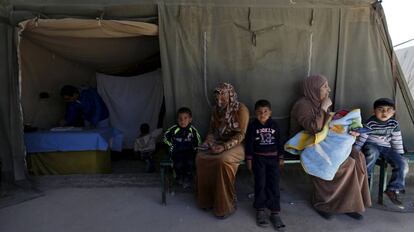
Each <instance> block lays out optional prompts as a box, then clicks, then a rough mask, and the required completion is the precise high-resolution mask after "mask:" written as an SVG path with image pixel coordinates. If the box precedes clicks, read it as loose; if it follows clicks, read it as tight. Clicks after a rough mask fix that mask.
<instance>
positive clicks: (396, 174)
mask: <svg viewBox="0 0 414 232" xmlns="http://www.w3.org/2000/svg"><path fill="white" fill-rule="evenodd" d="M362 152H363V153H364V155H365V160H366V162H367V171H368V176H369V178H370V179H371V174H372V171H373V170H374V167H375V162H376V161H377V159H378V158H379V157H383V158H384V159H385V160H386V162H387V163H389V164H390V165H391V167H392V175H391V179H390V181H389V182H388V185H387V190H391V191H400V190H404V187H405V175H406V174H407V173H408V162H407V159H406V158H404V157H403V156H402V155H401V154H398V153H396V152H395V151H394V150H393V149H392V148H391V147H383V146H378V145H376V144H373V143H366V144H365V145H364V147H363V148H362ZM371 181H372V179H371Z"/></svg>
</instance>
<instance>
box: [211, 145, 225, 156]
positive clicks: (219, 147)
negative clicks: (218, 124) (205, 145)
mask: <svg viewBox="0 0 414 232" xmlns="http://www.w3.org/2000/svg"><path fill="white" fill-rule="evenodd" d="M223 151H224V146H223V145H217V144H214V145H212V146H211V152H213V153H214V154H218V153H222V152H223Z"/></svg>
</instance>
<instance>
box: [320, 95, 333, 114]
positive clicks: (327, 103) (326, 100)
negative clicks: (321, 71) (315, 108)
mask: <svg viewBox="0 0 414 232" xmlns="http://www.w3.org/2000/svg"><path fill="white" fill-rule="evenodd" d="M331 105H332V100H331V99H330V98H329V97H326V98H324V99H323V100H322V105H321V108H322V109H323V110H324V111H325V112H328V108H329V107H330V106H331Z"/></svg>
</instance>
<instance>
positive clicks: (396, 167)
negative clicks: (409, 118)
mask: <svg viewBox="0 0 414 232" xmlns="http://www.w3.org/2000/svg"><path fill="white" fill-rule="evenodd" d="M394 114H395V103H394V101H393V100H391V99H389V98H380V99H378V100H376V101H375V102H374V115H373V116H371V117H370V118H369V119H368V120H367V121H366V122H365V123H364V127H365V128H367V129H368V130H369V132H366V133H361V135H360V136H359V137H358V139H357V141H356V142H355V145H354V146H355V148H356V149H358V150H361V149H362V152H363V153H364V154H365V159H366V162H367V170H368V175H369V178H370V180H371V181H372V178H371V173H372V170H373V169H374V166H375V162H376V161H377V159H378V158H379V157H383V158H384V159H385V160H386V161H387V162H388V163H390V164H391V166H392V167H393V170H392V176H391V179H390V181H389V182H388V185H387V189H386V190H385V192H384V193H385V194H386V195H387V196H388V197H389V198H390V200H391V202H392V203H394V204H396V205H397V206H399V207H400V208H402V207H403V204H402V202H401V201H400V200H399V199H398V194H400V193H403V192H404V191H405V190H404V188H405V175H406V174H407V172H408V162H407V160H406V159H405V158H404V157H403V154H404V149H403V140H402V136H401V131H400V126H399V123H398V121H397V120H396V119H395V118H394Z"/></svg>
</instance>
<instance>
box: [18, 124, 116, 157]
mask: <svg viewBox="0 0 414 232" xmlns="http://www.w3.org/2000/svg"><path fill="white" fill-rule="evenodd" d="M122 140H123V135H122V132H121V131H120V130H118V129H115V128H96V129H84V130H81V131H36V132H29V133H25V134H24V143H25V145H26V151H27V152H54V151H89V150H100V151H106V150H108V148H109V149H111V150H113V151H122Z"/></svg>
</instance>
